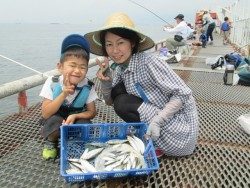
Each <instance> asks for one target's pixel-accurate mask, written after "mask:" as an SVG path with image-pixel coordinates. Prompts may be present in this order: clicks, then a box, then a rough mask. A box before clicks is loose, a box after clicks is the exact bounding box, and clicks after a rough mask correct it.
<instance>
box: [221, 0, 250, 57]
mask: <svg viewBox="0 0 250 188" xmlns="http://www.w3.org/2000/svg"><path fill="white" fill-rule="evenodd" d="M226 16H227V17H228V18H229V20H230V21H231V22H232V28H231V34H230V40H231V42H232V43H233V44H235V45H236V46H237V47H238V48H239V49H240V51H241V52H246V54H247V55H248V56H249V54H250V1H249V0H237V1H235V3H233V4H231V5H230V6H228V7H225V8H222V9H221V11H218V17H219V20H221V22H223V20H224V17H226Z"/></svg>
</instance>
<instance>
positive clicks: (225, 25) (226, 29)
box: [220, 17, 231, 45]
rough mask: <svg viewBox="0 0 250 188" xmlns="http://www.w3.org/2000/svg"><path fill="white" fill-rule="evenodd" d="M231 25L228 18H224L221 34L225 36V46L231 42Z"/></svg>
mask: <svg viewBox="0 0 250 188" xmlns="http://www.w3.org/2000/svg"><path fill="white" fill-rule="evenodd" d="M230 28H231V27H230V24H229V19H228V17H225V18H224V22H223V23H222V24H221V28H220V29H221V33H222V36H223V44H224V45H226V44H227V43H228V42H229V35H230Z"/></svg>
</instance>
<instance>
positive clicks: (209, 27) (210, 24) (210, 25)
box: [202, 11, 216, 45]
mask: <svg viewBox="0 0 250 188" xmlns="http://www.w3.org/2000/svg"><path fill="white" fill-rule="evenodd" d="M202 21H203V24H202V27H203V29H204V30H205V32H206V35H207V42H208V41H209V39H210V42H209V44H211V45H212V44H213V40H214V38H213V31H214V28H215V26H216V25H215V21H214V20H213V18H212V17H211V16H210V13H209V12H208V11H204V12H203V16H202Z"/></svg>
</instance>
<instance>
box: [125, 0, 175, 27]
mask: <svg viewBox="0 0 250 188" xmlns="http://www.w3.org/2000/svg"><path fill="white" fill-rule="evenodd" d="M128 1H129V2H131V3H133V4H135V5H137V6H140V7H141V8H143V9H145V10H147V11H148V12H150V13H152V14H153V15H154V16H156V17H157V18H159V19H160V20H161V21H163V22H165V23H166V24H168V25H169V26H172V24H170V23H168V22H167V21H166V20H164V19H163V18H162V17H160V16H159V15H157V14H156V13H154V12H153V11H151V10H149V9H148V8H146V7H144V6H142V5H140V4H139V3H136V2H135V1H132V0H128Z"/></svg>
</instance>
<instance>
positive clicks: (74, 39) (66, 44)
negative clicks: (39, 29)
mask: <svg viewBox="0 0 250 188" xmlns="http://www.w3.org/2000/svg"><path fill="white" fill-rule="evenodd" d="M73 46H78V47H80V48H82V49H84V50H85V51H86V52H87V54H88V55H89V51H90V48H89V43H88V41H87V40H86V39H85V38H84V36H82V35H78V34H71V35H69V36H67V37H66V38H65V39H64V40H63V42H62V48H61V54H63V53H65V52H66V51H67V50H68V49H69V48H70V47H73Z"/></svg>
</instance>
